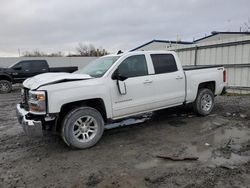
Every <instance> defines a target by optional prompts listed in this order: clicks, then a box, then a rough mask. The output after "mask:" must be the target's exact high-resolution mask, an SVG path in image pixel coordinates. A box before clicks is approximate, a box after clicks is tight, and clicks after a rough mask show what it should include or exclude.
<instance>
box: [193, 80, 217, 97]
mask: <svg viewBox="0 0 250 188" xmlns="http://www.w3.org/2000/svg"><path fill="white" fill-rule="evenodd" d="M215 88H216V82H215V81H208V82H202V83H200V84H199V85H198V91H199V90H200V89H210V90H211V91H212V92H213V94H215ZM197 94H198V92H197Z"/></svg>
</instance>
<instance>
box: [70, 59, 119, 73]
mask: <svg viewBox="0 0 250 188" xmlns="http://www.w3.org/2000/svg"><path fill="white" fill-rule="evenodd" d="M119 57H120V56H106V57H101V58H98V59H96V60H94V61H92V62H90V63H89V64H88V65H87V66H85V67H84V68H82V69H80V70H78V71H76V72H75V73H77V74H88V75H90V76H92V77H97V78H98V77H102V76H103V75H104V74H105V73H106V72H107V70H108V69H109V68H110V67H111V66H112V65H113V64H114V63H115V62H116V60H117V59H119Z"/></svg>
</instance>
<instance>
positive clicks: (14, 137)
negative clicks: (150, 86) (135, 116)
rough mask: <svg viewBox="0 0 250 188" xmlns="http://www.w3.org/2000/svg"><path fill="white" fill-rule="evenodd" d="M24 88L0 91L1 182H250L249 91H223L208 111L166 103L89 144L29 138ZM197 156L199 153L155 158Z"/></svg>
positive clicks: (245, 184)
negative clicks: (22, 120) (21, 117)
mask: <svg viewBox="0 0 250 188" xmlns="http://www.w3.org/2000/svg"><path fill="white" fill-rule="evenodd" d="M18 101H19V90H18V89H15V90H14V92H13V93H11V94H4V95H0V123H1V124H0V143H1V145H0V187H249V185H250V162H249V160H250V96H220V97H217V98H216V107H215V109H214V111H213V113H212V114H211V115H209V116H207V117H198V116H196V115H195V114H194V113H192V112H190V111H188V110H186V109H183V108H177V109H171V110H162V111H159V112H156V113H154V114H153V116H152V117H151V118H150V119H149V120H147V121H146V122H144V123H140V124H136V125H130V126H126V127H122V128H115V129H110V130H107V131H105V133H104V136H103V138H102V139H101V141H100V142H99V143H98V144H97V145H96V146H95V147H93V148H91V149H88V150H71V149H70V148H68V147H67V146H66V145H65V144H64V143H63V142H62V140H61V139H60V138H58V137H56V136H50V137H46V138H36V139H30V138H27V137H26V136H25V135H24V133H23V131H22V128H21V127H20V126H19V125H18V123H17V119H16V116H15V105H16V103H17V102H18ZM157 155H162V156H170V157H177V158H180V157H198V158H199V159H198V160H194V161H191V160H190V161H189V160H186V161H171V160H168V159H161V158H157Z"/></svg>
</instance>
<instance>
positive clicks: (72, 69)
mask: <svg viewBox="0 0 250 188" xmlns="http://www.w3.org/2000/svg"><path fill="white" fill-rule="evenodd" d="M77 70H78V67H76V66H75V67H74V66H73V67H50V68H49V71H50V72H68V73H72V72H75V71H77Z"/></svg>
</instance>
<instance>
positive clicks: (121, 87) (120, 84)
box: [112, 69, 128, 95]
mask: <svg viewBox="0 0 250 188" xmlns="http://www.w3.org/2000/svg"><path fill="white" fill-rule="evenodd" d="M127 78H128V77H126V76H122V75H121V74H119V72H118V69H116V71H115V72H114V73H113V75H112V79H113V80H116V83H117V87H118V90H119V93H120V94H121V95H126V94H127V88H126V83H125V82H123V81H124V80H126V79H127Z"/></svg>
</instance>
